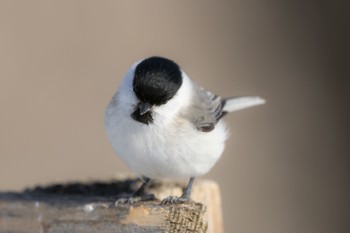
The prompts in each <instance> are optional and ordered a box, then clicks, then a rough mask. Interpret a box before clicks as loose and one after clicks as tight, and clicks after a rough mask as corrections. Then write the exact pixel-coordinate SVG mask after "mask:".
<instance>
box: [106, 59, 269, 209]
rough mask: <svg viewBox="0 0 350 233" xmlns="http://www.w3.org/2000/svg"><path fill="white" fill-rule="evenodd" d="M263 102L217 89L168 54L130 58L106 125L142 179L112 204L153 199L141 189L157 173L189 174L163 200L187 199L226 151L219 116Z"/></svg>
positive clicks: (224, 129)
mask: <svg viewBox="0 0 350 233" xmlns="http://www.w3.org/2000/svg"><path fill="white" fill-rule="evenodd" d="M263 103H265V100H264V99H262V98H260V97H258V96H235V97H230V98H222V97H220V96H219V95H215V94H213V93H211V92H210V91H207V90H206V89H204V88H202V87H200V86H199V85H198V84H197V83H196V82H195V81H194V80H192V79H191V78H190V77H189V76H188V75H187V74H186V73H185V72H184V71H183V70H182V69H181V67H180V66H179V65H178V64H177V63H176V62H175V61H173V60H171V59H169V58H166V57H162V56H151V57H147V58H144V59H142V60H139V61H137V62H135V63H134V64H132V66H131V67H130V68H129V69H128V71H127V72H126V75H125V76H124V79H123V80H122V82H121V84H120V86H119V87H118V88H117V91H116V92H115V94H114V95H113V97H112V99H111V101H110V102H109V104H108V106H107V108H106V111H105V118H104V126H105V131H106V134H107V138H108V140H109V142H110V144H111V145H112V148H113V150H114V151H115V153H116V154H118V155H119V157H120V158H121V160H123V162H124V163H125V164H126V165H127V166H128V167H129V168H130V169H131V170H132V171H133V172H134V173H135V174H136V175H137V176H138V177H140V178H141V179H142V181H143V183H142V185H141V187H140V188H139V189H138V190H137V191H136V192H135V193H134V194H133V195H132V196H131V197H128V198H121V199H120V200H119V199H118V200H117V201H116V205H117V204H125V203H129V204H132V203H135V202H138V201H143V200H153V199H155V197H154V195H153V194H147V193H146V191H145V189H146V188H147V186H148V185H149V184H150V181H151V180H154V179H159V178H173V179H189V182H188V185H187V186H186V187H185V188H184V190H183V193H182V195H181V196H179V197H178V196H169V197H167V198H165V199H164V200H162V202H161V203H162V204H174V203H175V204H176V203H185V202H188V201H189V200H190V198H191V190H192V184H193V182H194V179H195V178H196V177H198V176H202V175H204V174H206V173H208V172H209V171H210V170H211V169H212V167H213V166H214V165H215V164H216V162H217V161H218V160H219V158H220V157H221V155H222V153H223V151H224V147H225V141H226V140H227V139H228V137H229V130H228V127H227V125H226V124H225V122H224V120H223V117H224V116H225V115H226V114H228V113H231V112H233V111H237V110H241V109H244V108H248V107H252V106H256V105H260V104H263Z"/></svg>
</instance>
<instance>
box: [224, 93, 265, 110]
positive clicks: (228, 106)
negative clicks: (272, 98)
mask: <svg viewBox="0 0 350 233" xmlns="http://www.w3.org/2000/svg"><path fill="white" fill-rule="evenodd" d="M265 102H266V101H265V100H264V99H262V98H260V97H259V96H236V97H231V98H227V99H224V100H223V103H224V104H223V105H224V106H223V109H222V110H223V112H234V111H238V110H241V109H245V108H250V107H254V106H257V105H261V104H264V103H265Z"/></svg>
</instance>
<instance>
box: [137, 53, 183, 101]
mask: <svg viewBox="0 0 350 233" xmlns="http://www.w3.org/2000/svg"><path fill="white" fill-rule="evenodd" d="M181 84H182V75H181V71H180V67H179V66H178V65H177V64H176V63H175V62H173V61H171V60H169V59H166V58H162V57H150V58H147V59H145V60H143V61H142V62H140V64H138V65H137V67H136V69H135V77H134V82H133V89H134V92H135V94H136V96H137V98H138V99H139V100H140V101H141V102H147V103H150V104H151V105H161V104H165V103H166V102H168V100H170V99H171V98H172V97H173V96H174V95H175V94H176V92H177V91H178V90H179V88H180V87H181Z"/></svg>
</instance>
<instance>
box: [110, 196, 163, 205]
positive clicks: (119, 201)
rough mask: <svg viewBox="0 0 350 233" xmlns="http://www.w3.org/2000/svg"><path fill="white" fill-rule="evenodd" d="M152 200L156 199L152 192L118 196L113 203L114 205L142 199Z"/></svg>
mask: <svg viewBox="0 0 350 233" xmlns="http://www.w3.org/2000/svg"><path fill="white" fill-rule="evenodd" d="M154 200H157V198H156V197H155V196H154V194H144V195H142V196H131V197H127V198H119V199H118V200H116V202H115V204H114V205H115V206H120V205H133V204H136V203H139V202H143V201H154Z"/></svg>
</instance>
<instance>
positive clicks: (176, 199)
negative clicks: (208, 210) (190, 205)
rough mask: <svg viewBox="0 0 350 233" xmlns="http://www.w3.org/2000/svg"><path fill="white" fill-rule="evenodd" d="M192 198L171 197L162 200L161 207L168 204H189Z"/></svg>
mask: <svg viewBox="0 0 350 233" xmlns="http://www.w3.org/2000/svg"><path fill="white" fill-rule="evenodd" d="M189 200H190V198H189V197H184V196H181V197H176V196H169V197H166V198H164V199H163V200H162V202H161V205H168V204H182V203H186V202H189Z"/></svg>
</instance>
